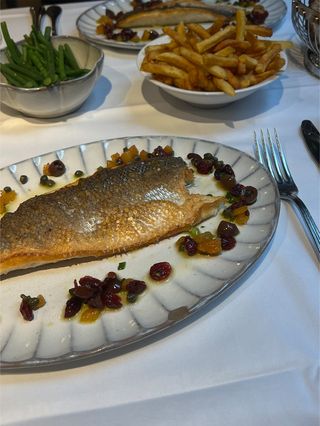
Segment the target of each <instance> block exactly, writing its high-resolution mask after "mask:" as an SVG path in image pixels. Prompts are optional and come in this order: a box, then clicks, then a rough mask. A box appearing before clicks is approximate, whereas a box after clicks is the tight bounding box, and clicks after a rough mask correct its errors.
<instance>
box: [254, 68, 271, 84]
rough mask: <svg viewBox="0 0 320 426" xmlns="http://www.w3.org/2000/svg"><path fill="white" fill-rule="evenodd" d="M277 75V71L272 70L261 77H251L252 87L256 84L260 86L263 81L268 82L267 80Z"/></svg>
mask: <svg viewBox="0 0 320 426" xmlns="http://www.w3.org/2000/svg"><path fill="white" fill-rule="evenodd" d="M275 74H276V71H274V70H270V71H265V72H263V73H261V74H259V75H251V77H250V85H251V86H252V85H255V84H259V83H261V82H262V81H264V80H266V79H267V78H270V77H272V76H274V75H275Z"/></svg>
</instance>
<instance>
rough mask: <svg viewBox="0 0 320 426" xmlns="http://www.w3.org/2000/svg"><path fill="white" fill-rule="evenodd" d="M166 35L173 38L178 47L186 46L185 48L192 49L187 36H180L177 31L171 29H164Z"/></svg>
mask: <svg viewBox="0 0 320 426" xmlns="http://www.w3.org/2000/svg"><path fill="white" fill-rule="evenodd" d="M163 32H164V34H167V35H168V36H169V37H171V38H172V40H174V41H175V42H176V43H177V44H178V45H180V46H184V47H190V44H189V43H188V41H187V38H186V36H185V35H181V34H179V33H178V32H177V31H175V30H173V29H172V28H170V27H163Z"/></svg>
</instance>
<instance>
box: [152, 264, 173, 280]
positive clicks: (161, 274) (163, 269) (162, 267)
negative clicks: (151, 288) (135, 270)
mask: <svg viewBox="0 0 320 426" xmlns="http://www.w3.org/2000/svg"><path fill="white" fill-rule="evenodd" d="M171 272H172V267H171V265H170V263H168V262H159V263H155V264H154V265H152V266H151V268H150V277H151V278H152V279H153V280H155V281H162V280H165V279H166V278H168V277H169V275H170V274H171Z"/></svg>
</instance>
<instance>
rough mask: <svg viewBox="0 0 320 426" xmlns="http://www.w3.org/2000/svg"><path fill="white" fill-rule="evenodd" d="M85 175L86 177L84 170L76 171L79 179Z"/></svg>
mask: <svg viewBox="0 0 320 426" xmlns="http://www.w3.org/2000/svg"><path fill="white" fill-rule="evenodd" d="M83 175H84V173H83V171H82V170H76V171H75V173H74V176H75V177H77V178H79V177H81V176H83Z"/></svg>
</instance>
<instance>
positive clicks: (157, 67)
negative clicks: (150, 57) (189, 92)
mask: <svg viewBox="0 0 320 426" xmlns="http://www.w3.org/2000/svg"><path fill="white" fill-rule="evenodd" d="M141 70H142V71H144V72H149V73H151V74H160V75H164V76H166V77H172V78H179V79H182V80H183V79H187V78H188V73H186V72H185V71H183V70H181V69H179V68H177V67H174V66H172V65H168V64H162V63H160V64H153V63H146V64H144V63H142V66H141Z"/></svg>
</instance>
